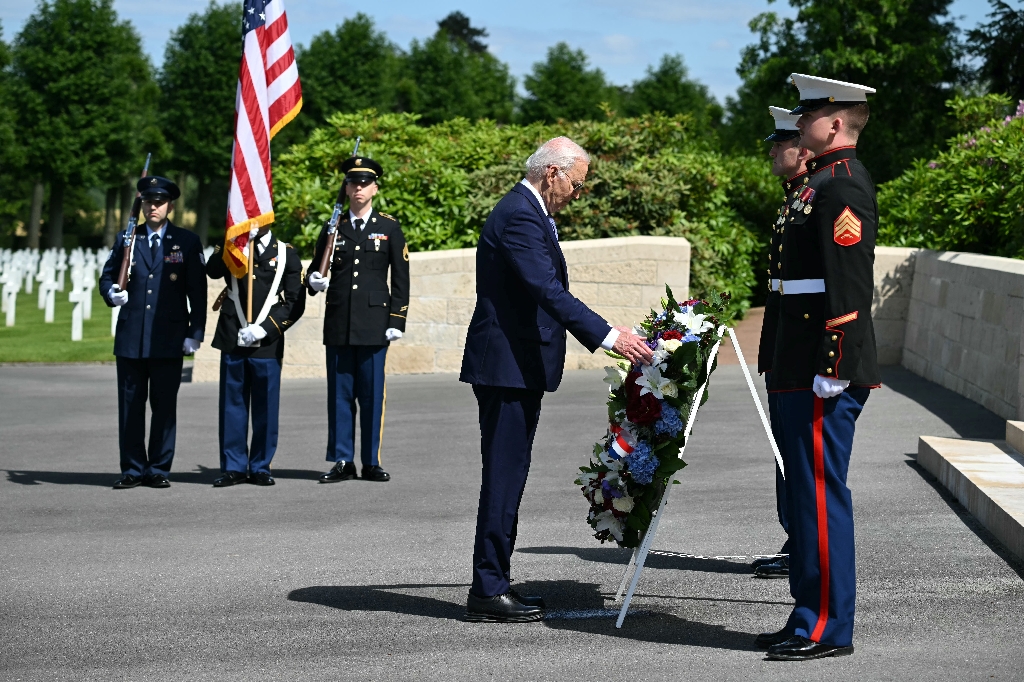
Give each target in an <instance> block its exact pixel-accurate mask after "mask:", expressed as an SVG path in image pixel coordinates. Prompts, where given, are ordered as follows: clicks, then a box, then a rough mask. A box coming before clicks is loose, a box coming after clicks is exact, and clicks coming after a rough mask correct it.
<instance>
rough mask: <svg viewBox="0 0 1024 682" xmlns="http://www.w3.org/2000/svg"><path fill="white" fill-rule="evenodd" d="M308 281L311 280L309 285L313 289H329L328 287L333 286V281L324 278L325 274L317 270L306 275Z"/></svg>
mask: <svg viewBox="0 0 1024 682" xmlns="http://www.w3.org/2000/svg"><path fill="white" fill-rule="evenodd" d="M306 281H307V282H309V287H310V288H311V289H312V290H313V291H327V287H329V286H331V281H330V280H328V279H324V278H323V275H321V274H320V273H319V272H317V271H316V270H314V271H313V272H311V273H309V274H308V275H306Z"/></svg>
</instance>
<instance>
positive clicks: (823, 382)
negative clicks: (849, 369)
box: [813, 374, 850, 400]
mask: <svg viewBox="0 0 1024 682" xmlns="http://www.w3.org/2000/svg"><path fill="white" fill-rule="evenodd" d="M849 385H850V381H849V380H848V379H833V378H831V377H823V376H821V375H820V374H816V375H815V376H814V387H813V390H814V395H816V396H818V397H819V398H821V399H822V400H828V399H829V398H835V397H836V396H837V395H839V394H840V393H842V392H843V391H845V390H846V387H847V386H849Z"/></svg>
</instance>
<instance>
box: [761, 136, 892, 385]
mask: <svg viewBox="0 0 1024 682" xmlns="http://www.w3.org/2000/svg"><path fill="white" fill-rule="evenodd" d="M807 170H808V175H809V177H810V179H809V181H808V183H807V184H806V185H805V186H804V188H803V189H802V190H801V191H800V194H799V195H798V196H797V198H796V199H792V198H790V199H789V204H788V205H787V207H786V208H785V209H784V210H783V215H784V216H785V218H786V219H785V221H784V226H785V232H784V233H783V234H782V243H781V244H780V245H779V246H778V250H777V251H776V253H775V254H773V258H779V260H780V261H781V262H780V263H779V265H780V266H781V267H777V268H776V271H779V272H781V273H782V274H781V279H782V280H783V282H782V286H781V292H780V293H781V296H780V300H779V318H778V319H779V323H778V324H779V328H778V331H777V332H776V337H775V339H776V340H775V356H774V359H773V361H772V368H771V371H772V376H771V385H770V386H769V390H772V391H788V390H800V389H810V388H811V387H812V384H813V381H814V376H815V375H821V376H823V377H831V378H835V379H841V380H843V379H845V380H848V381H849V382H850V383H851V385H854V386H868V387H875V386H879V385H880V383H881V378H880V374H879V371H878V359H877V352H876V349H875V330H874V326H873V325H872V323H871V301H872V297H873V293H874V273H873V269H874V261H875V236H876V233H877V231H878V202H877V201H876V199H875V186H874V183H873V182H872V180H871V176H870V175H868V172H867V170H866V169H865V168H864V166H863V164H861V163H860V161H858V160H857V152H856V149H855V148H853V147H844V148H840V149H833V150H831V151H829V152H826V153H825V154H822V155H820V156H818V157H815V158H814V159H812V160H811V161H809V162H808V163H807ZM816 279H823V280H824V282H825V291H824V293H810V294H795V295H794V294H787V293H786V288H785V283H786V282H787V281H792V280H816ZM791 291H792V289H791Z"/></svg>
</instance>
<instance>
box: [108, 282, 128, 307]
mask: <svg viewBox="0 0 1024 682" xmlns="http://www.w3.org/2000/svg"><path fill="white" fill-rule="evenodd" d="M107 298H109V299H110V302H111V303H113V304H114V305H116V306H122V305H124V304H125V303H127V302H128V292H127V291H121V287H119V286H117V285H116V284H115V285H114V286H112V287H110V291H108V292H107Z"/></svg>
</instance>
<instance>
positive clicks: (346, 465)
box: [320, 462, 359, 483]
mask: <svg viewBox="0 0 1024 682" xmlns="http://www.w3.org/2000/svg"><path fill="white" fill-rule="evenodd" d="M353 478H359V476H358V475H357V474H356V465H355V462H338V463H337V464H335V465H334V467H333V468H332V469H331V470H330V471H328V472H327V473H326V474H324V475H323V476H321V477H320V482H321V483H335V482H337V481H351V480H352V479H353Z"/></svg>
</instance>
